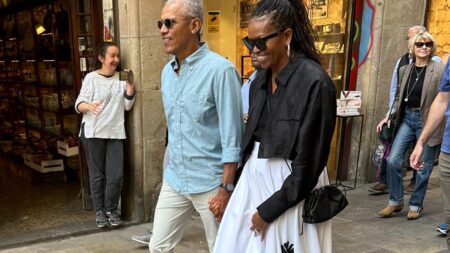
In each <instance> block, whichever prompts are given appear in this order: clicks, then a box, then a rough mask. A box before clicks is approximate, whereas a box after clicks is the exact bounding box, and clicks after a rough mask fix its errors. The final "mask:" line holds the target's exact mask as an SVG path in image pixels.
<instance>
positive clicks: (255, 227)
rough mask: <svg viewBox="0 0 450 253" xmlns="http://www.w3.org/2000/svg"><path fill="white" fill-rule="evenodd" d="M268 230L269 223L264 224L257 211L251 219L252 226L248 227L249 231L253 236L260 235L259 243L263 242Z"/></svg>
mask: <svg viewBox="0 0 450 253" xmlns="http://www.w3.org/2000/svg"><path fill="white" fill-rule="evenodd" d="M268 228H269V223H267V222H265V221H264V220H263V219H262V218H261V216H260V215H259V213H258V211H256V213H254V214H253V217H252V226H251V227H250V230H252V231H253V232H254V233H255V236H259V235H260V236H261V241H264V239H265V238H266V232H267V229H268Z"/></svg>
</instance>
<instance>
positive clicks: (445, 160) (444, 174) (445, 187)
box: [439, 152, 450, 250]
mask: <svg viewBox="0 0 450 253" xmlns="http://www.w3.org/2000/svg"><path fill="white" fill-rule="evenodd" d="M439 169H440V172H439V181H440V183H441V191H442V198H443V200H444V208H445V211H446V213H445V223H446V224H450V154H447V153H444V152H441V154H440V155H439ZM447 246H448V249H449V250H450V235H449V233H447Z"/></svg>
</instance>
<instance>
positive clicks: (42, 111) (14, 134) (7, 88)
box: [0, 0, 77, 173]
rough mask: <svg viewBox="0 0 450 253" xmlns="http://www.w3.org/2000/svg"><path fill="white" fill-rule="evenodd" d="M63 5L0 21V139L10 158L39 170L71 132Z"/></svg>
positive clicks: (73, 88)
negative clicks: (8, 142)
mask: <svg viewBox="0 0 450 253" xmlns="http://www.w3.org/2000/svg"><path fill="white" fill-rule="evenodd" d="M38 2H39V1H38ZM47 2H50V1H47ZM69 4H70V2H69V1H66V0H61V1H51V3H48V4H41V5H39V6H37V5H36V6H31V7H30V8H28V9H17V10H18V11H17V12H14V13H7V14H5V15H1V16H0V25H1V27H2V28H3V29H2V31H3V32H2V33H1V34H0V52H1V53H0V73H1V74H0V89H1V90H2V91H3V92H2V97H1V98H2V100H1V106H0V107H1V108H3V109H4V110H8V111H9V115H8V114H6V113H4V112H3V113H0V120H1V122H2V125H1V126H0V131H1V132H0V138H1V137H2V136H3V137H4V138H10V139H11V141H12V142H13V145H12V153H13V154H16V155H18V156H22V157H28V159H25V161H26V164H30V161H34V162H36V163H37V164H40V161H39V159H38V158H37V157H38V156H39V157H41V156H42V154H50V155H51V157H54V159H57V158H58V152H57V141H58V140H62V139H64V138H65V137H66V136H67V135H71V136H72V135H75V134H76V131H77V129H76V128H77V118H76V116H75V112H74V110H73V105H74V101H75V95H76V86H75V85H74V84H75V81H76V80H75V78H74V70H75V69H74V66H73V59H72V46H71V44H72V36H71V35H72V31H71V27H70V23H71V22H70V16H69V9H70V5H69ZM13 7H14V6H11V9H10V10H16V9H15V8H13ZM2 14H4V13H2ZM0 111H1V110H0ZM33 155H35V156H36V157H34V160H33V159H31V157H32V156H33ZM46 160H48V158H46ZM30 167H31V168H33V169H34V168H37V167H36V166H30ZM59 170H61V168H60V169H59ZM39 172H41V173H47V172H52V171H51V170H45V171H39Z"/></svg>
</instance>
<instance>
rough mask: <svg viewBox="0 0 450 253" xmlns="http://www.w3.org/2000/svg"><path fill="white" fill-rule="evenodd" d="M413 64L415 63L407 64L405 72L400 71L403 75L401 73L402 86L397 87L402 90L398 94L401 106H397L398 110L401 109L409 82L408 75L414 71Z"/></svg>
mask: <svg viewBox="0 0 450 253" xmlns="http://www.w3.org/2000/svg"><path fill="white" fill-rule="evenodd" d="M412 66H413V64H409V65H407V66H406V67H405V70H404V71H403V73H400V74H402V75H401V82H400V87H397V88H400V90H399V91H400V92H399V94H398V105H399V106H398V107H397V110H399V109H400V105H401V104H402V103H403V93H404V92H405V87H406V83H407V82H408V77H409V76H410V73H411V71H412Z"/></svg>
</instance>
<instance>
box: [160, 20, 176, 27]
mask: <svg viewBox="0 0 450 253" xmlns="http://www.w3.org/2000/svg"><path fill="white" fill-rule="evenodd" d="M175 23H177V21H175V19H173V18H166V19H161V20H158V29H161V28H162V26H163V25H164V26H165V27H166V28H167V29H170V28H172V26H173V25H174V24H175Z"/></svg>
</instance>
